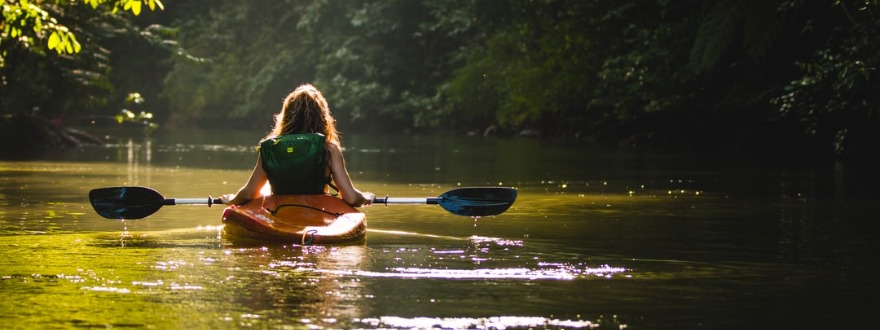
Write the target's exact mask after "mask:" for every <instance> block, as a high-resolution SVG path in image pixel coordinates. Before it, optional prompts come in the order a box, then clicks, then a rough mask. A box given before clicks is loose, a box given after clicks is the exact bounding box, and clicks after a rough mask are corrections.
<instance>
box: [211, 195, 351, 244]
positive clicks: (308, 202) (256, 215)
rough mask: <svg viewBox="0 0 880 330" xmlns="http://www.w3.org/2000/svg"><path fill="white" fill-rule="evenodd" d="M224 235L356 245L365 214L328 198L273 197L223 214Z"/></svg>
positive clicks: (342, 202)
mask: <svg viewBox="0 0 880 330" xmlns="http://www.w3.org/2000/svg"><path fill="white" fill-rule="evenodd" d="M223 224H224V227H223V230H224V231H225V233H226V234H228V235H231V236H234V237H238V238H246V239H252V240H260V241H274V242H286V243H297V244H302V245H311V244H336V243H350V242H357V241H361V240H363V239H364V237H365V236H366V233H367V218H366V215H365V214H364V213H362V212H360V211H358V210H357V209H355V208H353V207H351V206H350V205H348V204H347V203H345V201H343V200H341V199H339V198H336V197H333V196H329V195H272V196H265V197H260V198H257V199H254V200H252V201H250V202H248V203H247V204H244V205H240V206H229V207H227V208H226V210H224V211H223Z"/></svg>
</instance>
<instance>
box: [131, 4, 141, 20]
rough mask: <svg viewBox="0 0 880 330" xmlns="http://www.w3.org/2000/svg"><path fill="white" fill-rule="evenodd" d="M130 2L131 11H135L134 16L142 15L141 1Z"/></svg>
mask: <svg viewBox="0 0 880 330" xmlns="http://www.w3.org/2000/svg"><path fill="white" fill-rule="evenodd" d="M130 3H131V12H132V13H134V16H138V15H140V14H141V2H140V1H139V0H138V1H132V2H130Z"/></svg>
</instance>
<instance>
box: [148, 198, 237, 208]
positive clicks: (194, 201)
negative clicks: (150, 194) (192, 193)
mask: <svg viewBox="0 0 880 330" xmlns="http://www.w3.org/2000/svg"><path fill="white" fill-rule="evenodd" d="M184 204H191V205H201V204H208V206H211V205H214V204H223V201H221V200H220V199H219V198H211V197H208V198H166V199H165V200H164V201H162V205H184Z"/></svg>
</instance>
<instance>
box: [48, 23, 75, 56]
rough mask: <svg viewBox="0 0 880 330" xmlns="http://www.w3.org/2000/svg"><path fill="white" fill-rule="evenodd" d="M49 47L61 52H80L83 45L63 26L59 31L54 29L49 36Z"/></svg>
mask: <svg viewBox="0 0 880 330" xmlns="http://www.w3.org/2000/svg"><path fill="white" fill-rule="evenodd" d="M48 46H49V49H52V50H55V51H56V52H58V54H61V53H65V52H66V53H68V54H73V53H79V50H80V49H82V46H81V45H80V44H79V42H77V41H76V36H75V35H74V34H73V33H71V32H70V31H68V30H67V28H66V27H63V26H61V27H60V28H59V29H58V30H57V31H53V32H52V34H51V35H50V36H49V45H48Z"/></svg>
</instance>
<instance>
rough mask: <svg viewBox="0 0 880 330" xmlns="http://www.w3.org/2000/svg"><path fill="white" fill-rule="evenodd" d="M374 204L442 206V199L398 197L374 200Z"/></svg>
mask: <svg viewBox="0 0 880 330" xmlns="http://www.w3.org/2000/svg"><path fill="white" fill-rule="evenodd" d="M373 204H385V205H388V204H428V205H437V204H440V198H437V197H427V198H425V197H420V198H409V197H398V198H390V197H387V196H386V197H385V198H373Z"/></svg>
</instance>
